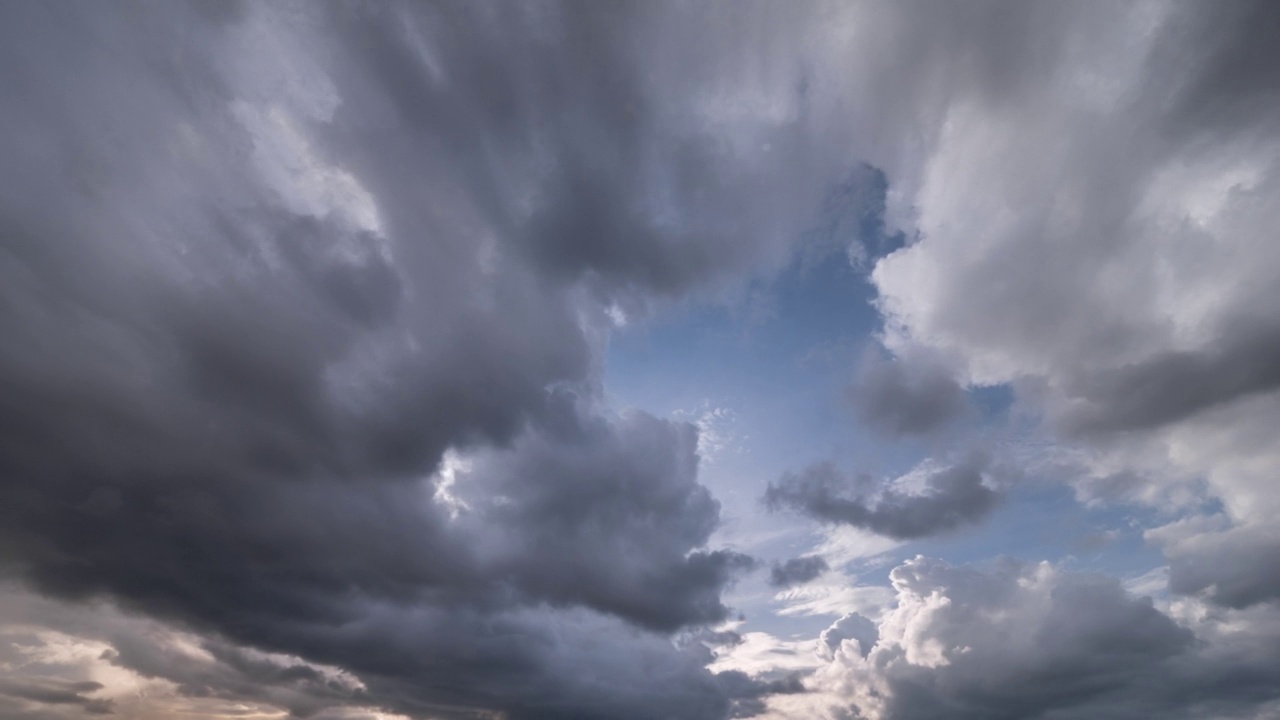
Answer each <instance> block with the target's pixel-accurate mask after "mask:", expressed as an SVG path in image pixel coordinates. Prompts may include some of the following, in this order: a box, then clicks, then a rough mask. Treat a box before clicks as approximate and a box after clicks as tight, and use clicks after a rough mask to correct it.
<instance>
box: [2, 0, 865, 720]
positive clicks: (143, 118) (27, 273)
mask: <svg viewBox="0 0 1280 720" xmlns="http://www.w3.org/2000/svg"><path fill="white" fill-rule="evenodd" d="M772 14H776V15H778V19H780V20H786V17H784V16H783V14H781V13H779V12H773V13H772ZM3 15H4V21H3V22H2V23H0V26H3V29H0V67H3V69H2V70H0V92H3V94H4V95H5V96H6V97H9V98H12V99H13V100H14V102H12V103H8V104H6V109H5V111H4V112H3V113H0V155H2V156H3V157H4V158H5V163H4V167H5V170H4V171H3V172H2V173H0V218H2V219H0V233H2V234H3V237H4V247H3V250H2V251H0V304H2V305H3V307H4V311H3V312H2V313H0V332H3V333H4V335H5V337H6V342H5V343H4V348H3V350H0V389H2V392H0V395H3V397H4V400H3V401H0V429H3V433H2V435H3V440H0V477H3V478H4V480H3V481H0V508H2V509H0V527H2V528H3V529H2V530H0V540H2V541H3V543H2V544H3V546H4V548H5V550H4V552H3V556H2V557H0V560H2V561H3V563H4V566H3V569H4V572H5V573H7V574H10V575H13V576H16V577H19V578H21V579H22V580H23V581H24V582H27V583H29V584H31V585H32V586H33V587H35V588H38V589H39V590H40V591H41V592H44V593H48V594H50V595H54V596H57V597H62V598H70V599H77V600H87V599H88V598H91V597H99V596H105V597H109V598H113V599H114V600H115V601H116V602H118V603H119V604H120V605H121V607H123V608H125V609H127V610H128V611H129V612H137V613H142V614H145V615H148V616H153V617H156V618H161V619H164V620H166V621H168V622H173V623H177V624H179V625H182V626H184V627H189V628H191V630H192V631H193V632H196V633H198V634H200V636H201V637H207V638H211V639H210V640H209V642H210V643H216V642H224V643H227V645H226V647H225V648H223V649H221V650H218V652H219V653H222V654H221V655H219V659H220V661H221V662H222V664H223V665H225V666H228V667H234V668H236V673H239V674H238V675H237V674H236V673H219V674H215V675H213V676H208V677H205V678H204V679H199V678H194V679H189V681H184V682H185V683H186V684H185V685H184V687H186V688H188V690H189V692H190V693H192V694H199V693H208V694H217V693H221V692H225V693H228V694H229V696H230V695H246V693H247V690H246V684H253V683H260V684H262V685H263V686H264V687H266V688H271V687H276V686H281V685H288V684H291V683H293V684H296V683H305V682H308V681H309V680H308V678H307V677H304V675H306V674H307V671H306V670H305V669H297V668H304V667H305V666H302V665H299V666H296V668H295V667H294V666H289V667H284V668H268V667H265V666H264V667H259V666H255V665H253V664H252V663H248V661H245V660H244V658H243V657H241V656H240V655H237V654H236V652H238V651H233V650H231V649H228V648H249V649H254V650H262V651H271V652H274V653H284V654H288V655H292V656H297V657H300V658H303V659H305V660H306V661H307V662H310V663H326V664H330V665H334V666H338V667H341V668H343V669H345V670H347V671H349V672H351V673H354V674H355V675H357V676H358V677H359V678H360V679H361V680H362V681H363V682H364V683H365V684H366V687H367V688H368V690H367V691H366V693H365V694H362V695H360V696H359V697H355V696H351V695H349V694H348V695H343V694H342V693H336V694H328V695H326V694H325V693H323V692H319V691H317V692H316V693H312V694H306V697H307V698H309V699H308V700H307V704H306V708H307V709H308V712H318V711H319V710H320V709H321V708H323V707H324V706H325V705H326V703H328V704H332V705H335V706H341V705H351V704H357V703H358V704H363V705H373V706H383V707H389V708H393V709H398V710H400V711H402V712H409V713H415V714H420V715H433V716H434V715H440V714H446V715H449V714H452V715H459V716H465V715H468V714H470V713H474V712H479V711H502V712H506V713H507V714H508V716H509V717H512V718H539V717H556V718H567V717H582V718H587V717H610V718H626V717H637V718H640V717H662V716H680V717H689V718H700V717H707V718H715V717H723V716H725V715H726V714H727V713H729V712H731V702H730V700H731V698H729V696H728V695H727V694H726V690H725V688H724V687H723V686H722V684H720V683H718V682H717V681H716V680H715V678H714V676H713V675H712V674H711V673H710V672H708V671H707V670H706V669H705V665H706V664H707V662H709V661H710V659H709V658H708V657H704V656H701V655H698V654H696V653H694V654H690V653H683V651H677V650H675V649H673V648H672V647H671V645H670V643H669V642H668V639H667V636H668V635H669V634H670V633H673V632H675V631H677V630H679V629H681V628H685V627H688V626H697V625H700V624H705V623H713V622H717V621H719V620H721V619H723V618H724V617H725V616H726V613H727V611H728V610H727V608H726V607H725V605H724V603H723V602H722V600H721V591H722V590H723V588H724V587H725V586H726V584H728V583H729V582H731V581H732V578H733V576H734V575H735V573H736V572H738V571H740V570H742V569H745V568H746V567H748V566H750V564H751V561H750V560H749V559H747V558H745V557H744V556H741V555H738V554H736V553H732V552H727V551H718V550H714V549H710V548H707V547H706V543H707V540H708V538H709V536H710V533H711V532H712V531H713V530H714V529H715V527H716V525H717V523H718V518H719V507H718V504H717V503H716V502H715V501H714V500H713V499H712V498H711V497H710V496H709V494H708V493H707V491H706V490H705V489H704V488H702V487H701V486H700V485H699V484H698V482H697V466H696V453H695V450H696V431H695V430H694V429H693V428H691V427H689V426H686V425H684V424H680V423H672V422H668V421H664V420H659V419H656V418H653V417H650V416H647V415H644V414H643V413H631V414H627V415H625V416H621V417H616V416H614V415H612V414H610V413H608V412H606V411H604V410H602V409H601V408H602V404H603V396H602V393H601V363H602V351H603V347H604V339H605V334H606V333H607V328H608V327H609V323H610V321H609V315H608V311H609V310H610V308H611V307H612V306H614V305H619V306H622V307H624V308H625V309H626V310H627V312H628V313H632V312H644V311H645V309H646V308H647V307H649V305H651V304H653V303H657V302H663V301H666V300H670V299H678V298H680V297H682V296H685V295H688V294H691V293H700V292H716V291H719V290H720V289H722V288H724V287H726V286H728V285H732V284H734V283H738V282H741V280H742V279H743V278H744V277H746V276H748V275H750V274H752V273H756V272H764V273H767V272H769V271H770V270H771V269H773V268H776V267H777V266H778V265H780V264H781V263H782V262H783V261H784V260H785V259H786V258H787V256H788V254H789V253H790V246H791V244H792V240H793V238H795V237H796V233H791V232H789V231H790V230H791V229H793V228H794V229H795V230H796V231H797V232H798V230H799V229H800V228H802V227H803V226H804V224H805V223H806V222H808V221H809V220H810V218H811V217H812V213H813V210H814V209H815V208H817V206H818V205H819V200H818V199H819V198H820V197H821V192H820V189H821V188H822V187H823V185H824V184H825V183H826V182H827V179H828V178H829V177H833V176H834V175H835V173H836V172H837V171H840V170H842V169H843V168H842V167H841V166H844V167H846V168H847V164H848V162H849V158H847V157H835V156H833V154H832V153H830V152H827V151H820V150H819V149H818V148H816V147H813V146H811V144H810V143H809V142H808V141H807V140H806V139H805V138H806V135H805V132H806V126H805V123H806V120H805V118H806V113H807V110H806V109H805V101H804V98H803V93H802V92H801V91H800V86H801V83H800V75H799V72H798V68H797V67H796V66H792V65H790V64H785V63H784V64H782V65H779V67H778V68H776V70H770V69H762V70H760V72H759V73H758V74H752V73H751V72H748V71H746V70H741V71H738V72H734V73H731V74H730V75H731V76H728V77H726V76H725V74H724V73H723V72H722V70H723V68H724V67H726V66H724V65H723V61H724V60H725V59H726V58H729V57H733V56H735V55H738V56H746V55H755V54H756V53H757V52H759V50H760V48H759V47H758V45H757V43H756V42H754V41H752V40H749V39H748V38H747V37H746V36H745V35H739V34H738V33H727V34H722V35H721V40H720V41H719V42H720V44H719V45H717V47H716V50H715V51H714V52H713V51H711V49H710V48H709V47H707V46H705V45H704V44H703V38H704V37H705V33H704V32H703V31H704V30H706V29H708V28H713V27H715V26H717V25H718V23H719V22H720V20H721V19H722V15H721V14H720V11H719V10H714V9H711V8H708V9H705V10H697V9H693V10H691V11H690V13H688V14H687V15H682V16H680V17H675V16H670V15H667V14H666V13H665V10H663V9H661V8H648V7H646V6H642V5H637V6H614V7H609V8H605V7H598V8H597V7H582V8H572V9H571V8H566V7H562V6H559V5H552V4H539V5H529V6H524V7H520V8H496V7H491V6H484V5H480V4H455V5H449V4H446V5H438V6H420V5H411V4H407V3H406V4H389V5H383V6H378V7H355V6H324V7H321V6H314V7H306V8H295V9H289V8H283V7H281V8H271V7H265V6H263V7H255V6H251V5H243V6H239V5H238V6H231V5H226V6H222V7H220V8H218V9H214V10H209V8H206V7H205V6H203V5H200V6H196V5H190V6H188V5H165V6H141V5H126V6H121V7H113V8H97V7H95V8H74V9H73V8H68V7H66V6H61V5H58V4H51V5H28V6H13V7H9V8H5V9H4V11H3ZM769 20H770V18H769V17H767V16H765V15H762V16H761V17H760V18H758V19H756V20H753V22H761V23H766V24H767V23H768V22H769ZM762 26H763V25H762ZM695 39H696V42H695ZM801 42H802V38H801V37H799V36H796V37H783V36H780V40H779V47H778V48H777V49H778V50H780V51H783V52H782V55H783V56H785V55H786V54H787V53H786V52H785V50H786V48H787V47H790V46H791V45H799V44H800V43H801ZM729 65H730V66H734V67H739V68H745V67H746V66H745V65H743V64H740V63H730V64H729ZM752 88H760V89H763V90H764V91H765V92H767V93H768V94H769V95H771V96H773V97H777V98H780V99H781V100H782V101H783V103H784V104H785V105H786V106H787V107H781V106H779V108H778V110H779V112H775V113H767V114H761V113H754V112H752V113H746V114H742V113H738V112H737V111H736V110H735V109H734V104H733V103H732V102H730V103H727V104H726V103H719V104H717V103H706V102H704V100H705V99H706V98H708V97H710V96H711V95H712V94H714V93H715V92H719V91H720V90H721V89H730V90H732V91H733V92H741V91H743V90H747V91H750V90H751V89H752ZM775 157H785V158H786V162H787V164H788V167H789V169H788V172H787V173H784V174H778V173H773V172H764V171H763V169H764V168H766V167H769V166H770V165H771V164H772V163H773V162H774V161H773V160H772V158H775ZM744 198H751V199H752V202H750V203H744V202H743V199H744ZM455 456H456V457H458V458H462V460H460V461H459V462H461V463H463V464H465V465H467V466H468V467H469V468H470V469H460V468H461V466H459V469H457V470H456V472H453V473H452V476H451V478H452V480H451V482H452V485H450V486H449V487H448V488H447V491H448V492H444V491H445V490H446V487H445V484H446V479H445V471H446V470H449V469H450V466H449V462H451V458H453V457H455ZM442 492H443V494H442ZM449 492H451V493H454V495H455V496H456V499H458V500H460V501H461V502H462V503H465V504H466V505H467V506H468V507H467V508H463V507H462V505H458V504H456V503H452V501H451V500H450V499H449V498H448V497H446V496H447V495H448V493H449ZM451 503H452V504H451ZM602 638H607V639H609V641H610V642H606V643H603V644H601V643H602V640H601V639H602ZM209 647H211V648H222V647H223V646H221V645H210V646H209ZM624 647H625V648H626V649H625V650H620V648H624ZM133 652H134V654H133V655H130V654H129V653H127V652H124V651H123V650H121V651H120V655H119V658H120V662H122V663H123V662H127V663H130V664H131V665H134V666H139V667H141V666H142V665H144V664H145V659H144V658H143V657H142V655H141V654H140V653H141V651H137V650H134V651H133ZM155 672H157V673H158V672H160V671H159V669H158V668H157V669H156V670H155ZM236 677H242V678H244V679H243V680H236V679H235V678H236ZM264 692H268V691H267V690H264ZM250 694H251V693H250ZM658 695H661V696H662V697H663V700H662V701H661V702H659V703H657V704H654V701H653V698H654V697H656V696H658ZM290 702H292V701H290ZM299 702H301V701H299ZM290 707H291V709H297V708H301V707H303V706H302V705H297V706H290Z"/></svg>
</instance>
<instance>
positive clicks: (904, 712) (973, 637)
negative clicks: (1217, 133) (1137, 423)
mask: <svg viewBox="0 0 1280 720" xmlns="http://www.w3.org/2000/svg"><path fill="white" fill-rule="evenodd" d="M890 577H891V579H892V582H893V586H894V589H895V590H896V592H897V594H898V604H897V608H896V609H894V610H893V611H891V612H890V613H888V614H887V615H886V616H885V617H884V618H883V619H882V620H881V622H880V623H879V626H878V628H866V626H867V624H868V623H867V622H865V620H863V621H861V622H860V623H859V627H861V628H863V631H862V632H861V633H852V634H849V633H845V632H843V631H842V630H841V628H842V627H843V625H844V624H845V622H846V621H845V620H841V621H840V623H837V625H836V626H833V628H832V631H828V633H827V634H824V638H826V639H827V640H829V641H830V642H828V643H827V645H825V647H828V648H832V649H833V650H834V652H833V653H830V654H829V657H832V658H834V660H833V663H832V665H830V666H828V667H827V668H824V669H822V670H820V671H818V673H817V675H815V677H814V679H813V681H811V682H810V683H809V685H810V687H811V689H813V690H814V691H815V692H821V693H826V695H825V697H827V698H828V699H836V701H837V702H838V701H839V698H849V699H851V700H852V702H851V703H850V704H849V705H846V706H845V708H846V709H847V710H848V711H849V712H852V713H853V716H854V717H867V718H871V719H872V720H886V719H888V718H933V717H939V718H941V717H946V718H968V717H974V718H979V717H984V718H987V717H1054V718H1064V719H1065V718H1090V717H1099V716H1101V717H1114V718H1140V717H1152V716H1156V715H1158V716H1162V717H1165V716H1169V717H1251V716H1253V715H1252V713H1254V712H1256V711H1257V710H1258V709H1259V708H1260V707H1262V704H1263V703H1265V702H1266V701H1268V700H1269V699H1273V698H1274V697H1275V692H1274V689H1272V690H1265V689H1264V688H1265V687H1266V685H1267V683H1269V682H1273V680H1272V679H1269V678H1274V676H1275V672H1276V671H1275V666H1274V665H1272V664H1270V663H1271V662H1272V660H1273V659H1274V651H1270V652H1269V653H1266V654H1265V655H1266V657H1259V656H1258V655H1256V654H1255V649H1254V648H1253V647H1251V642H1248V641H1244V642H1242V641H1240V640H1239V639H1237V638H1233V637H1232V636H1231V634H1230V633H1228V634H1226V635H1224V634H1222V632H1221V630H1220V627H1221V626H1219V625H1218V624H1217V622H1216V621H1212V620H1211V621H1208V622H1201V623H1196V624H1193V625H1191V626H1190V627H1188V626H1184V625H1182V624H1180V623H1179V622H1175V620H1174V619H1173V618H1171V617H1170V616H1168V615H1166V614H1165V613H1163V612H1161V611H1160V610H1159V609H1157V608H1156V607H1154V606H1153V604H1152V602H1151V600H1150V599H1148V598H1137V597H1133V596H1131V595H1128V594H1126V593H1125V591H1124V590H1123V588H1122V587H1121V585H1120V583H1119V582H1118V581H1117V580H1115V579H1112V578H1107V577H1103V576H1098V575H1090V574H1083V573H1073V572H1070V571H1067V570H1063V569H1061V568H1058V567H1054V566H1052V565H1050V564H1047V563H1040V564H1023V563H1018V562H1012V561H1010V562H1005V563H1004V564H998V565H996V566H995V567H992V568H990V569H987V570H979V569H975V568H971V567H955V566H951V565H948V564H946V563H944V562H941V561H938V560H933V559H929V558H923V557H918V558H915V559H914V560H910V561H908V562H906V563H904V564H903V565H901V566H899V567H898V568H895V569H894V570H893V571H892V573H891V574H890ZM1220 620H1221V622H1223V623H1224V624H1226V623H1229V622H1232V621H1229V620H1227V619H1226V618H1221V619H1220ZM1235 621H1238V619H1236V620H1235ZM1255 627H1257V628H1258V629H1259V630H1262V629H1263V628H1264V627H1267V626H1266V625H1255ZM1266 632H1270V630H1267V631H1266ZM869 643H873V644H869ZM833 646H834V647H833ZM1259 661H1261V662H1259ZM1241 663H1243V664H1244V665H1248V666H1251V667H1254V668H1255V669H1254V670H1252V671H1243V674H1242V675H1238V676H1236V678H1237V680H1238V682H1235V681H1226V679H1227V677H1228V676H1229V674H1230V673H1233V672H1237V671H1240V670H1241V667H1242V665H1241ZM1255 663H1256V664H1255ZM1227 668H1234V669H1233V670H1227ZM840 712H841V710H840V709H833V710H830V711H829V713H830V716H832V717H838V716H842V715H840Z"/></svg>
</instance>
